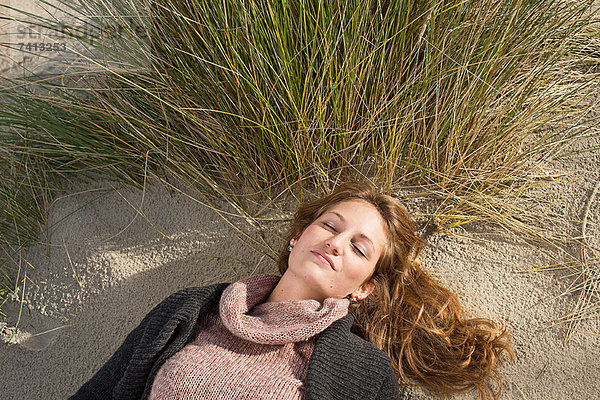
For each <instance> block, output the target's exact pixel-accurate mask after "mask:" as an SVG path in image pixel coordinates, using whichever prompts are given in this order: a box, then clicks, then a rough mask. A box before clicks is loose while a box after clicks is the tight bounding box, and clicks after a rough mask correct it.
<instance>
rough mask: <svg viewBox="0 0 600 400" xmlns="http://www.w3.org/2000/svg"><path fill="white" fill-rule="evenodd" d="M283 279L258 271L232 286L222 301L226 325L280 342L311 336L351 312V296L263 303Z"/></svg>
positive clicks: (237, 333)
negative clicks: (349, 309)
mask: <svg viewBox="0 0 600 400" xmlns="http://www.w3.org/2000/svg"><path fill="white" fill-rule="evenodd" d="M279 279H280V278H279V277H278V276H275V275H258V276H253V277H250V278H247V279H243V280H241V281H238V282H236V283H234V284H232V285H230V286H228V287H227V288H226V289H225V291H224V292H223V295H222V296H221V302H220V303H219V314H220V316H221V321H223V325H225V327H226V328H227V329H228V330H229V331H230V332H231V333H233V334H234V335H235V336H237V337H239V338H242V339H246V340H249V341H251V342H254V343H260V344H270V345H277V344H286V343H294V342H302V341H304V340H308V339H309V338H311V337H313V336H315V335H316V334H318V333H320V332H322V331H323V330H324V329H325V328H327V327H328V326H329V325H331V323H332V322H334V321H335V320H337V319H340V318H341V317H343V316H344V315H346V314H347V313H348V304H349V302H348V300H347V299H334V298H328V299H325V301H324V302H323V304H321V303H319V302H318V301H317V300H294V301H281V302H270V303H262V302H263V301H265V300H266V299H267V297H269V294H270V293H271V291H272V290H273V288H274V287H275V285H277V282H279Z"/></svg>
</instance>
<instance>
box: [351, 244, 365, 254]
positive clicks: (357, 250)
mask: <svg viewBox="0 0 600 400" xmlns="http://www.w3.org/2000/svg"><path fill="white" fill-rule="evenodd" d="M352 247H354V250H355V251H356V252H357V253H358V254H359V255H361V256H363V257H365V253H363V252H362V251H361V249H360V248H358V246H356V245H354V246H352Z"/></svg>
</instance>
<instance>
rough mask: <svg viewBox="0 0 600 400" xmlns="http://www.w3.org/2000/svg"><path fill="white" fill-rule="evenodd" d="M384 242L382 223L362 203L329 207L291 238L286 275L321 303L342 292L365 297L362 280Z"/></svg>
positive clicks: (370, 285) (367, 289)
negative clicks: (293, 239) (293, 238)
mask: <svg viewBox="0 0 600 400" xmlns="http://www.w3.org/2000/svg"><path fill="white" fill-rule="evenodd" d="M386 244H387V237H386V233H385V228H384V221H383V218H382V217H381V215H380V214H379V212H378V211H377V209H376V208H375V207H374V206H373V205H371V204H370V203H368V202H366V201H363V200H347V201H344V202H341V203H338V204H336V205H334V206H332V207H331V208H329V209H328V210H327V211H326V212H325V213H323V215H321V216H320V217H319V218H317V220H315V221H314V222H313V223H312V224H310V225H309V226H308V227H307V228H306V229H305V230H304V231H303V232H302V234H301V235H300V236H299V237H297V238H296V240H295V241H294V244H293V248H292V251H291V252H290V255H289V259H288V269H287V271H286V274H288V273H289V274H293V275H294V276H295V277H296V278H298V281H299V282H300V284H303V285H306V286H305V288H304V289H305V290H306V291H307V292H308V293H310V295H311V297H312V298H313V299H315V300H318V301H323V300H324V299H326V298H328V297H334V298H343V297H345V296H347V295H348V294H351V295H352V296H353V297H355V298H357V299H358V300H362V299H364V298H365V297H366V296H368V295H369V294H370V293H371V291H372V290H373V288H374V283H373V282H366V283H363V282H365V280H366V279H367V278H369V276H371V274H372V273H373V271H374V270H375V265H376V264H377V260H379V256H380V255H381V254H382V252H383V250H384V248H385V246H386Z"/></svg>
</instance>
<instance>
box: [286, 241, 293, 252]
mask: <svg viewBox="0 0 600 400" xmlns="http://www.w3.org/2000/svg"><path fill="white" fill-rule="evenodd" d="M293 244H294V239H292V240H290V244H288V248H287V251H292V248H293V247H292V245H293Z"/></svg>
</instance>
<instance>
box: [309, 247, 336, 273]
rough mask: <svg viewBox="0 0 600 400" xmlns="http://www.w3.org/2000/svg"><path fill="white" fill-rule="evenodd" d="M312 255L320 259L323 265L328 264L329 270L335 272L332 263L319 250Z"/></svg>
mask: <svg viewBox="0 0 600 400" xmlns="http://www.w3.org/2000/svg"><path fill="white" fill-rule="evenodd" d="M312 253H313V254H314V255H316V256H317V258H320V259H321V260H322V261H323V262H324V263H327V264H329V266H330V267H331V269H332V270H334V271H335V265H334V264H333V261H332V260H331V258H329V257H328V256H327V255H326V254H325V253H323V252H322V251H319V250H313V251H312Z"/></svg>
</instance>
